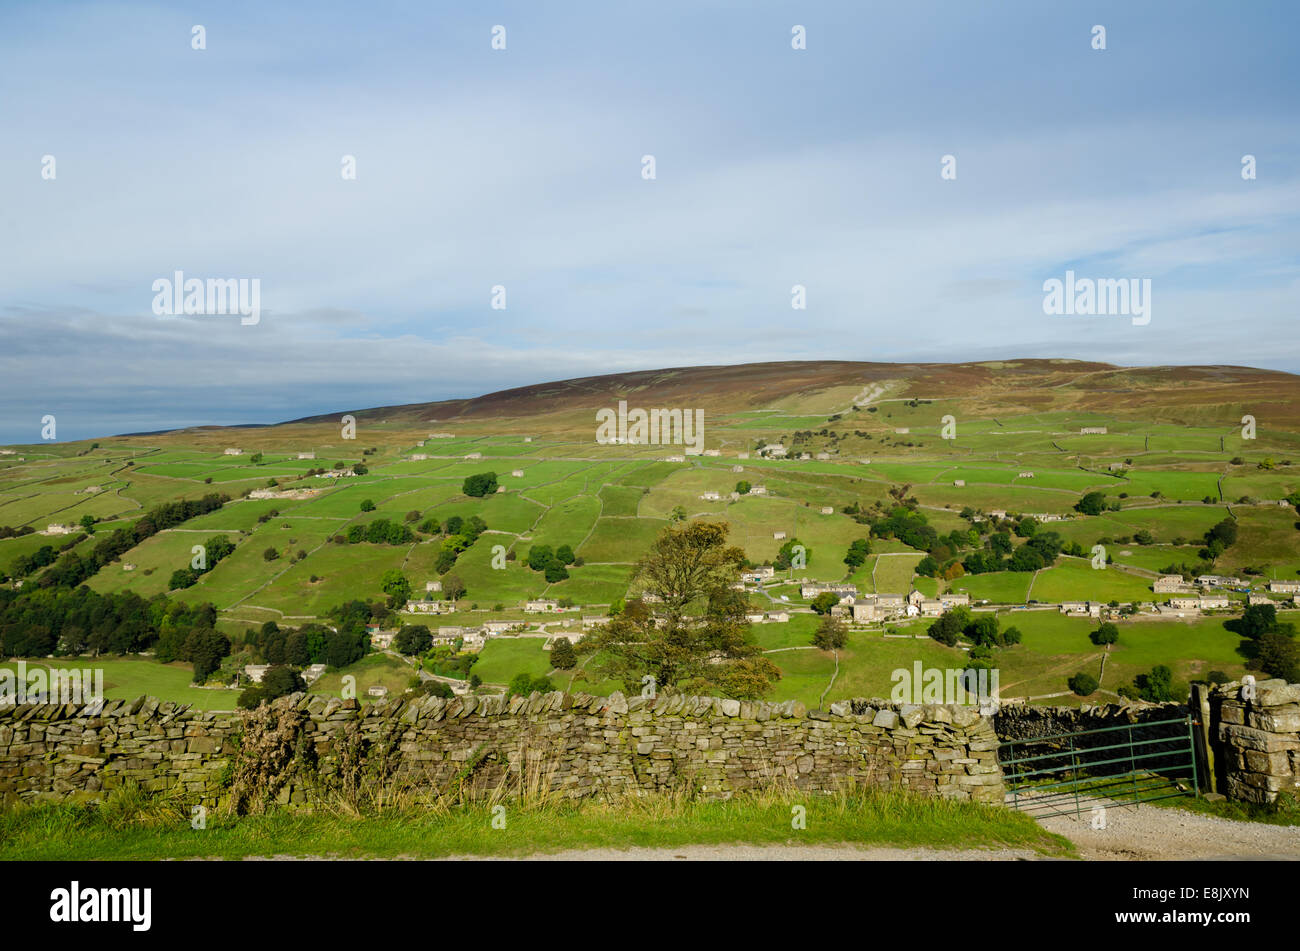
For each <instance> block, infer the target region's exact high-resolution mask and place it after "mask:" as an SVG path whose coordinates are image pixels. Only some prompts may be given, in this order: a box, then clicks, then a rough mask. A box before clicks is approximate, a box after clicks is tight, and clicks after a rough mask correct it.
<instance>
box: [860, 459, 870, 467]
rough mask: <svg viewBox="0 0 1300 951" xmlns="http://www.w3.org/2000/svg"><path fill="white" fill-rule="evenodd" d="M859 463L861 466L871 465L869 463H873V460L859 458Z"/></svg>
mask: <svg viewBox="0 0 1300 951" xmlns="http://www.w3.org/2000/svg"><path fill="white" fill-rule="evenodd" d="M858 465H860V466H869V465H871V460H870V459H859V460H858Z"/></svg>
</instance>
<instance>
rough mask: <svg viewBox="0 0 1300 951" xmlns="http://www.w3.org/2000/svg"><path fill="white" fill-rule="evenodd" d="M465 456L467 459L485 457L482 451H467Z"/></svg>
mask: <svg viewBox="0 0 1300 951" xmlns="http://www.w3.org/2000/svg"><path fill="white" fill-rule="evenodd" d="M465 458H466V459H482V458H483V453H481V452H467V453H465Z"/></svg>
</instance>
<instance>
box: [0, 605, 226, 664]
mask: <svg viewBox="0 0 1300 951" xmlns="http://www.w3.org/2000/svg"><path fill="white" fill-rule="evenodd" d="M216 623H217V611H216V608H214V607H213V606H212V605H211V604H199V605H182V604H179V603H177V602H169V601H168V600H167V598H166V597H164V596H163V595H158V596H157V597H155V598H153V599H152V600H149V601H146V600H144V599H143V598H141V597H140V596H139V595H137V594H133V593H131V592H122V593H113V594H100V593H99V592H96V591H92V590H91V589H90V588H87V587H84V586H83V587H80V588H76V589H75V590H68V589H63V588H50V589H42V588H32V589H30V590H27V589H24V590H23V591H21V592H20V591H14V590H12V589H0V656H5V657H44V656H47V655H49V654H55V655H58V656H75V655H79V654H87V653H89V654H94V655H96V656H98V655H100V654H134V653H138V652H140V651H143V650H148V649H149V648H151V647H154V646H155V645H156V644H157V645H158V650H159V652H160V655H161V656H160V657H159V659H160V660H163V658H166V660H164V661H163V662H164V663H165V662H166V661H167V660H177V659H180V657H179V656H178V652H179V650H180V645H182V644H183V643H184V641H185V639H186V638H187V637H188V636H189V634H190V633H191V632H192V631H193V630H195V629H198V628H207V629H211V628H214V627H215V626H216ZM164 637H171V638H173V643H175V644H176V645H177V646H175V647H172V648H165V647H164V645H163V643H162V642H161V641H160V638H164ZM169 650H170V654H169V653H168V651H169Z"/></svg>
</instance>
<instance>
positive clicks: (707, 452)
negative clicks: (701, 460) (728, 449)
mask: <svg viewBox="0 0 1300 951" xmlns="http://www.w3.org/2000/svg"><path fill="white" fill-rule="evenodd" d="M704 454H705V455H706V456H720V455H722V450H721V449H706V450H704Z"/></svg>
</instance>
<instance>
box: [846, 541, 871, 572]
mask: <svg viewBox="0 0 1300 951" xmlns="http://www.w3.org/2000/svg"><path fill="white" fill-rule="evenodd" d="M870 554H871V542H870V541H869V540H867V539H865V538H859V539H857V540H856V541H854V542H852V543H850V544H849V550H848V554H846V555H845V556H844V564H846V565H848V566H849V567H850V568H858V567H860V566H861V565H863V564H865V563H866V560H867V556H868V555H870Z"/></svg>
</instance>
